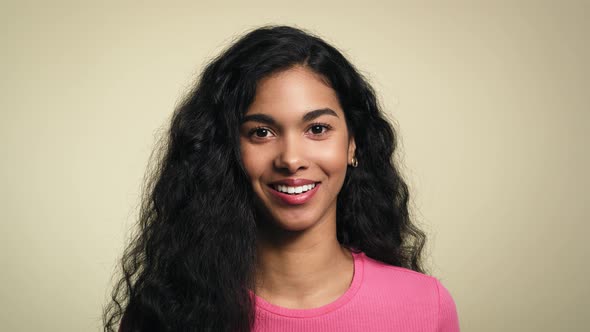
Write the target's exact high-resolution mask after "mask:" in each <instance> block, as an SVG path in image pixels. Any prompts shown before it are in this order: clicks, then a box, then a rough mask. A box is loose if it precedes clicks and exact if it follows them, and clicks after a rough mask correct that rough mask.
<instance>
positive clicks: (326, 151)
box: [313, 138, 348, 175]
mask: <svg viewBox="0 0 590 332" xmlns="http://www.w3.org/2000/svg"><path fill="white" fill-rule="evenodd" d="M313 158H314V160H316V161H317V163H318V165H319V166H320V167H321V168H323V169H324V171H326V172H327V173H331V174H334V175H337V173H341V172H343V171H344V172H346V168H347V165H348V141H347V140H346V139H345V138H341V139H338V140H334V141H332V142H331V143H330V144H323V145H322V146H321V147H320V148H318V149H313Z"/></svg>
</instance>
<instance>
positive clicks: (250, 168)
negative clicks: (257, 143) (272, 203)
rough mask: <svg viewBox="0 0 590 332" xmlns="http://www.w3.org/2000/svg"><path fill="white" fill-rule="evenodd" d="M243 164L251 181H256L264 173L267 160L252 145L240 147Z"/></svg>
mask: <svg viewBox="0 0 590 332" xmlns="http://www.w3.org/2000/svg"><path fill="white" fill-rule="evenodd" d="M240 149H241V150H240V153H241V155H242V163H243V165H244V169H245V170H246V174H247V175H248V177H250V180H252V181H256V180H257V179H258V178H259V177H260V176H261V174H262V173H263V172H264V165H265V158H264V156H263V154H261V151H260V150H259V149H256V148H255V147H253V146H252V145H250V144H242V145H241V146H240Z"/></svg>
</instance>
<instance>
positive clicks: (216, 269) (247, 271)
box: [103, 26, 425, 332]
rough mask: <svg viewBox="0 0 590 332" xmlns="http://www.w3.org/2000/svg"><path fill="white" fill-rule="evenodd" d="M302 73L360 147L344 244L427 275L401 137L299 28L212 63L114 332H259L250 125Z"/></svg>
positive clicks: (159, 189)
mask: <svg viewBox="0 0 590 332" xmlns="http://www.w3.org/2000/svg"><path fill="white" fill-rule="evenodd" d="M295 65H301V66H305V67H306V68H308V69H310V70H312V71H314V72H316V73H318V74H320V75H321V76H322V77H323V78H324V79H325V80H326V82H327V83H328V84H329V85H330V86H331V87H332V88H333V89H334V91H335V92H336V94H337V96H338V99H339V102H340V104H341V107H342V109H343V110H344V113H345V118H346V122H347V125H348V127H349V129H350V132H351V133H352V134H353V135H354V138H355V142H356V157H357V159H358V160H359V161H360V162H359V165H358V167H357V168H350V167H349V169H348V171H347V175H346V179H345V182H344V185H343V187H342V190H341V192H340V194H339V196H338V202H337V209H338V210H337V238H338V241H339V242H340V244H341V245H342V246H344V247H347V248H349V249H351V250H353V251H355V252H358V251H362V252H364V253H365V254H366V255H367V256H369V257H371V258H374V259H376V260H379V261H381V262H384V263H387V264H390V265H395V266H401V267H405V268H409V269H412V270H415V271H419V272H424V271H423V269H422V265H421V259H420V257H421V252H422V248H423V246H424V242H425V235H424V233H423V232H422V231H420V229H418V228H417V227H416V226H415V224H413V223H412V221H411V218H410V215H409V213H408V197H409V193H408V187H407V185H406V183H405V182H404V180H403V178H402V176H401V175H400V173H399V171H398V169H397V167H396V165H395V162H394V161H393V159H392V156H393V153H394V151H395V149H396V140H397V139H396V136H395V132H394V130H393V128H392V126H391V125H390V124H389V123H388V122H387V121H386V119H385V118H384V116H383V114H382V113H381V111H380V109H379V106H378V103H377V100H376V97H375V93H374V91H373V89H372V88H371V86H370V85H369V84H368V83H367V81H366V80H365V79H364V78H363V76H362V75H361V74H360V73H359V72H358V71H357V70H356V69H355V68H354V67H353V65H352V64H350V63H349V62H348V61H347V60H346V59H345V58H344V56H343V55H342V54H341V53H340V52H339V51H338V50H336V49H335V48H334V47H332V46H330V45H329V44H327V43H326V42H325V41H323V40H322V39H320V38H318V37H316V36H314V35H312V34H310V33H308V32H305V31H302V30H300V29H297V28H293V27H287V26H266V27H262V28H258V29H255V30H253V31H251V32H249V33H247V34H246V35H244V36H243V37H241V38H240V39H239V40H237V41H236V42H235V43H234V44H233V45H232V46H230V47H229V48H228V49H226V50H225V51H224V52H223V53H222V54H221V55H219V56H218V57H217V58H215V59H214V60H213V61H212V62H210V63H209V64H208V65H207V66H206V68H205V69H204V71H203V73H202V74H201V76H200V78H199V80H198V83H197V84H196V86H195V88H194V89H193V90H192V92H191V93H190V94H189V95H188V97H187V98H186V99H185V100H184V102H183V103H182V104H181V105H180V106H179V107H178V108H177V109H176V111H175V113H174V114H173V116H172V123H171V126H170V130H169V132H168V133H167V137H166V139H165V141H164V145H163V148H162V150H161V154H160V157H159V159H157V160H156V163H155V164H153V165H152V167H151V170H150V171H148V180H147V181H146V187H145V190H144V195H143V200H142V205H141V211H140V215H139V226H138V230H137V232H136V235H135V236H134V237H133V239H132V241H131V243H130V244H129V246H128V247H127V249H126V250H125V253H124V255H123V257H122V260H121V263H122V264H121V269H122V276H121V277H120V279H119V281H118V283H117V284H116V285H115V288H114V290H113V292H112V300H111V301H110V302H109V303H108V305H107V306H106V307H105V309H104V313H103V320H104V330H105V331H116V330H120V331H122V332H128V331H129V332H130V331H142V332H146V331H250V329H251V327H252V325H253V323H254V310H255V305H254V300H253V298H252V297H251V295H250V293H249V290H250V289H254V285H255V280H254V268H255V266H254V265H255V263H256V234H257V232H256V222H255V211H254V195H255V194H254V192H253V190H252V187H251V185H250V182H249V181H248V178H247V176H246V173H245V171H244V168H243V165H242V162H241V157H240V151H239V150H240V149H239V146H240V145H239V131H238V130H239V125H240V123H241V119H242V117H243V115H244V113H245V112H246V110H247V109H248V106H249V105H250V104H251V102H252V101H253V97H254V95H255V92H256V85H257V82H258V81H259V80H260V79H261V78H264V77H266V76H268V75H270V74H272V73H276V72H277V71H280V70H285V69H288V68H290V67H293V66H295Z"/></svg>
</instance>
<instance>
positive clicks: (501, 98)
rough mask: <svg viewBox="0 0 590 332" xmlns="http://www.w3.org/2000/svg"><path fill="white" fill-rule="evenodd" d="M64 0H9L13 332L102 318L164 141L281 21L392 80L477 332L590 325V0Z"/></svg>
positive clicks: (459, 298)
mask: <svg viewBox="0 0 590 332" xmlns="http://www.w3.org/2000/svg"><path fill="white" fill-rule="evenodd" d="M51 3H52V4H51V5H50V4H49V1H47V2H45V1H38V2H30V1H11V2H5V1H3V2H2V4H1V9H0V34H1V39H0V41H1V44H0V48H1V52H0V59H1V64H0V66H1V68H0V69H1V71H0V73H1V76H0V77H1V78H0V84H1V86H0V88H1V95H2V97H1V99H0V110H1V116H0V139H1V141H0V148H1V150H0V153H1V156H2V162H1V163H0V183H1V185H0V202H1V203H0V204H1V210H0V221H1V224H0V257H1V261H0V269H1V271H2V272H0V326H2V328H1V329H2V330H3V331H98V330H99V329H100V327H99V325H100V314H101V307H102V305H103V304H104V303H105V298H106V296H107V294H108V292H109V291H110V285H111V284H110V283H111V281H110V278H111V275H112V271H113V268H114V266H115V264H116V258H117V257H118V256H119V255H120V254H121V251H122V248H123V243H124V242H125V239H126V236H127V235H128V234H129V233H128V230H129V229H130V227H131V225H132V223H133V221H134V219H135V216H136V209H135V207H136V204H137V203H138V193H139V190H140V186H141V179H142V176H143V172H144V169H145V166H146V163H147V160H148V156H149V153H150V151H151V148H152V146H153V144H154V140H155V137H156V135H157V134H158V133H159V132H160V131H161V130H162V128H165V126H166V125H167V121H168V118H169V116H170V114H171V113H172V110H173V109H174V106H175V104H176V103H177V102H178V101H179V99H180V97H181V96H182V95H183V93H184V91H185V90H186V88H187V87H188V86H190V84H191V83H192V81H193V80H194V78H195V76H196V74H197V73H198V72H199V70H200V69H201V68H202V65H203V64H204V63H205V62H206V61H207V60H208V59H210V58H211V57H212V56H213V55H215V54H217V53H218V52H219V51H220V50H221V49H222V48H223V47H224V46H225V45H227V43H228V42H230V41H231V40H232V39H233V38H235V36H237V35H239V34H240V33H242V32H243V31H245V30H247V29H250V28H253V27H255V26H258V25H261V24H266V23H282V24H295V25H298V26H300V27H303V28H307V29H310V30H312V31H315V32H317V33H318V34H320V35H321V36H323V37H325V39H327V40H328V41H329V42H331V43H333V44H334V45H336V46H337V47H339V48H340V49H341V50H342V51H343V52H344V53H345V54H346V55H347V56H348V57H349V58H350V60H351V61H352V62H353V63H355V64H356V65H357V66H358V68H360V69H361V70H362V71H363V72H364V73H365V74H366V75H367V76H368V77H369V79H370V81H371V82H372V83H373V84H374V86H375V88H376V89H377V91H378V93H379V95H380V98H381V101H382V103H383V105H384V106H385V108H386V110H387V112H388V114H389V115H390V116H391V117H392V118H394V119H395V121H396V123H397V126H398V128H399V130H400V134H401V137H402V147H401V151H400V152H401V154H400V157H401V159H402V160H403V163H404V165H405V168H406V169H405V172H406V174H407V176H408V179H409V182H410V184H411V186H412V190H413V193H414V196H413V202H414V206H415V214H416V216H417V218H418V219H419V220H420V222H421V224H422V225H423V227H424V228H425V229H426V230H427V232H428V234H429V235H430V242H429V246H428V251H429V257H430V258H429V259H428V263H429V266H430V268H431V272H432V274H434V275H435V276H437V277H439V278H440V279H441V280H442V281H443V283H444V284H445V285H446V286H447V288H448V289H449V290H450V291H451V293H452V294H453V296H454V298H455V301H456V303H457V307H458V311H459V315H460V321H461V326H462V329H463V331H587V328H588V327H587V326H588V325H589V324H590V318H589V316H590V301H589V300H588V297H589V296H590V286H589V285H588V280H590V278H589V276H588V274H589V273H590V267H589V263H588V256H589V245H588V239H587V238H588V233H589V231H590V228H589V226H588V225H587V223H588V222H589V221H590V220H589V218H588V216H589V212H590V211H589V207H588V203H589V202H590V199H589V195H588V192H587V189H586V188H587V187H588V186H589V185H590V177H589V176H588V174H587V172H588V170H589V169H590V162H589V160H590V158H589V156H588V147H587V146H586V145H587V144H588V142H589V138H590V137H589V136H590V135H589V133H588V131H589V129H590V128H589V127H590V107H589V104H590V103H589V101H588V98H589V96H588V95H589V93H590V79H589V77H590V66H589V65H588V62H589V59H590V46H589V40H590V36H589V31H590V23H589V20H588V14H589V13H590V5H589V2H588V1H586V2H574V1H569V2H563V1H560V2H558V1H552V2H540V1H536V2H528V3H527V2H523V1H517V2H514V1H511V2H505V3H500V2H497V1H488V2H487V3H484V2H478V4H474V2H463V3H459V2H452V3H451V2H448V1H447V2H445V4H442V1H437V2H434V1H433V2H430V3H424V2H420V4H417V3H415V4H412V5H408V4H407V3H406V4H402V3H401V1H400V2H399V3H397V2H391V1H381V2H377V1H356V2H354V3H352V4H348V5H347V4H345V3H343V2H342V1H302V0H298V1H292V2H291V4H289V5H287V4H279V3H280V1H253V0H251V1H244V2H241V3H240V4H231V5H230V4H226V3H225V2H223V1H196V0H194V1H186V2H184V3H181V2H166V4H164V1H162V2H161V3H160V4H156V3H146V2H143V1H142V2H139V1H137V2H130V1H127V2H123V1H118V2H110V3H104V2H100V1H88V2H87V3H88V4H81V3H80V2H79V1H77V2H71V3H66V2H62V1H51ZM91 3H92V5H90V4H91ZM97 3H100V4H97Z"/></svg>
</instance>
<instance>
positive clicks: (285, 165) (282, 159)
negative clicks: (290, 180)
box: [274, 135, 309, 174]
mask: <svg viewBox="0 0 590 332" xmlns="http://www.w3.org/2000/svg"><path fill="white" fill-rule="evenodd" d="M296 136H297V135H290V136H283V138H282V140H281V144H280V145H279V151H278V152H277V156H276V158H275V160H274V166H275V168H277V169H279V170H282V171H284V172H289V174H295V173H297V171H299V170H302V169H306V168H307V167H308V166H309V165H308V161H307V159H306V158H305V153H304V151H305V148H304V142H303V138H302V137H296Z"/></svg>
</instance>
